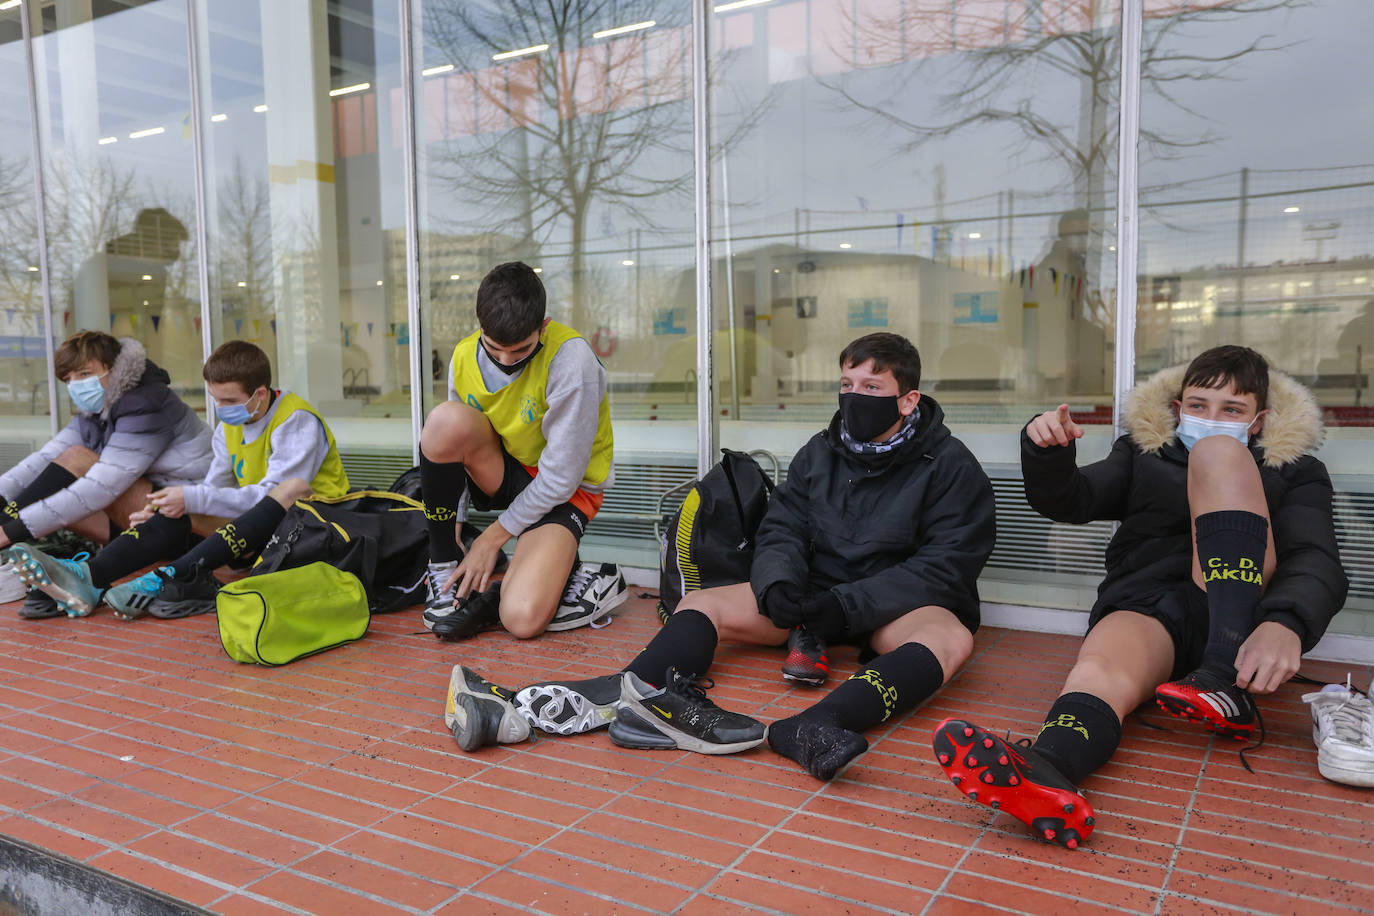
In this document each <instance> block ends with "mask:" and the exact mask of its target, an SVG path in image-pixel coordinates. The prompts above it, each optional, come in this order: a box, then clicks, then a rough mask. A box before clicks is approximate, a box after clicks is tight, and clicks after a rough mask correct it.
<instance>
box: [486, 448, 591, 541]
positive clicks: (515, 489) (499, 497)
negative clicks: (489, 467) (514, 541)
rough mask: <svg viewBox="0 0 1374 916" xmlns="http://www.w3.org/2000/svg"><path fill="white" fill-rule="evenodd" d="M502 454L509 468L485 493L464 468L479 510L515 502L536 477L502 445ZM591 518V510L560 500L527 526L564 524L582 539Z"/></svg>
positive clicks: (499, 507)
mask: <svg viewBox="0 0 1374 916" xmlns="http://www.w3.org/2000/svg"><path fill="white" fill-rule="evenodd" d="M501 457H502V459H503V461H504V462H505V471H504V473H503V474H502V477H501V485H500V486H499V487H497V488H496V492H495V493H485V492H483V490H482V488H481V487H479V486H477V482H476V481H475V480H473V479H472V476H471V475H469V474H468V473H467V469H466V468H464V469H463V476H464V477H467V486H468V498H469V499H470V500H471V502H472V508H474V509H476V510H477V511H478V512H493V511H497V510H500V509H506V508H509V506H510V504H511V503H513V502H515V497H517V496H519V495H520V494H521V493H522V492H523V491H524V489H525V488H526V487H528V486H529V485H530V481H532V480H534V475H533V474H531V473H530V472H529V470H528V469H526V467H525V466H524V465H523V464H521V463H520V462H519V461H517V460H516V459H515V456H513V455H511V453H510V452H508V451H506V450H505V448H504V447H503V448H502V449H501ZM589 521H590V519H589V518H588V517H587V513H585V512H583V511H582V510H581V509H579V508H578V507H577V506H574V505H573V504H572V503H559V504H558V505H556V506H554V507H553V508H552V509H550V510H549V511H548V512H546V513H544V515H543V517H542V518H540V519H539V520H538V521H536V522H535V523H534V524H532V525H530V526H529V527H528V528H526V529H525V530H526V531H533V530H534V529H536V528H538V527H540V526H542V525H562V526H563V527H564V528H567V529H568V530H569V531H571V532H572V536H573V537H575V538H577V540H578V542H579V543H581V541H582V535H584V534H586V533H587V522H589Z"/></svg>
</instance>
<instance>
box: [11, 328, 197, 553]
mask: <svg viewBox="0 0 1374 916" xmlns="http://www.w3.org/2000/svg"><path fill="white" fill-rule="evenodd" d="M119 343H120V350H119V355H118V356H117V357H115V362H114V365H113V366H111V367H110V375H109V378H108V379H107V380H106V387H105V406H104V407H103V408H101V410H100V412H99V413H98V414H92V413H87V412H86V411H84V410H77V411H76V415H75V416H73V417H72V420H71V422H70V423H68V424H67V425H66V426H65V427H63V428H62V430H61V431H60V432H58V434H57V436H56V437H54V438H53V439H52V440H51V441H49V442H48V443H47V444H46V445H44V446H43V447H42V448H40V449H39V450H38V451H36V452H34V453H33V454H32V455H29V457H27V458H25V459H24V460H23V461H21V462H20V463H19V464H18V465H16V466H15V467H14V468H13V469H11V470H10V471H9V472H8V473H6V474H5V475H3V476H0V494H4V496H5V497H6V498H7V499H13V498H14V497H15V495H17V494H18V493H19V491H20V490H22V489H23V488H24V487H26V486H28V485H29V483H31V482H32V481H33V480H34V478H36V477H37V476H38V474H39V472H40V471H42V470H43V468H45V467H47V466H48V464H49V462H51V461H53V460H54V459H55V458H57V456H59V455H61V454H62V453H63V452H64V451H66V450H67V449H68V448H70V447H72V446H75V445H80V446H85V447H86V448H88V449H90V450H91V451H93V452H95V453H96V454H97V455H99V456H100V460H99V461H97V462H96V463H95V465H94V466H93V467H92V468H91V469H90V470H89V471H87V472H86V474H85V476H83V477H80V478H78V479H77V481H76V482H75V483H73V484H72V485H71V486H69V487H67V488H66V489H65V490H62V491H60V492H58V493H54V494H53V495H52V496H49V497H48V498H47V499H43V500H39V501H38V502H36V503H34V504H33V505H31V506H26V507H24V508H23V509H21V510H20V511H19V517H18V518H17V519H10V520H9V521H7V522H5V524H4V531H5V534H7V535H9V538H10V540H12V541H20V540H26V539H28V538H30V537H42V536H43V535H45V534H48V533H49V532H52V531H56V530H57V529H58V528H62V527H64V526H66V525H68V524H70V523H72V522H74V521H77V520H79V519H82V518H85V517H86V516H88V515H91V514H93V513H96V512H100V511H102V510H104V509H105V507H107V506H108V505H110V503H112V502H114V500H115V499H116V498H117V497H118V496H119V495H120V494H121V493H123V492H124V491H125V490H127V489H129V487H130V486H131V485H132V484H133V482H134V481H136V480H138V478H140V477H146V478H148V480H150V481H151V482H152V483H153V485H154V486H155V487H167V486H184V485H186V484H189V483H198V482H200V480H201V479H202V478H203V477H204V476H205V472H206V471H207V470H208V469H209V467H210V427H208V426H206V425H205V423H204V422H203V421H202V420H201V419H200V418H199V417H197V416H196V414H195V411H193V410H192V409H191V408H190V407H188V406H187V405H186V403H185V402H184V401H182V400H181V398H179V397H177V395H176V394H175V393H174V392H173V391H172V389H171V388H170V387H168V382H170V381H171V377H170V376H169V375H168V374H167V372H166V371H165V370H163V369H162V368H160V367H159V366H157V365H156V364H155V363H153V362H152V361H151V360H150V359H148V355H147V351H146V350H145V349H144V348H143V344H141V343H139V342H138V341H136V340H134V339H132V338H128V337H123V338H120V341H119Z"/></svg>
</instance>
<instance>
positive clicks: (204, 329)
mask: <svg viewBox="0 0 1374 916" xmlns="http://www.w3.org/2000/svg"><path fill="white" fill-rule="evenodd" d="M198 2H199V0H186V63H187V67H188V69H189V70H190V84H191V86H190V88H191V155H192V156H193V157H194V159H195V168H194V174H195V194H196V247H197V248H198V249H199V250H200V256H199V257H198V258H197V259H196V262H197V265H196V266H197V273H198V274H199V281H200V349H201V353H202V354H203V357H202V360H206V359H209V358H210V352H211V351H212V350H213V349H214V329H213V327H212V326H211V324H212V323H211V321H210V226H209V209H208V203H207V200H208V198H207V195H206V190H205V131H204V130H203V127H204V124H202V123H201V118H202V113H203V108H202V106H201V99H200V90H201V85H200V50H199V47H200V43H199V42H198V41H197V40H196V33H197V28H196V4H197V3H198ZM211 400H212V399H211V397H210V395H209V390H208V389H207V390H206V395H205V414H206V416H207V417H208V416H209V415H210V402H211Z"/></svg>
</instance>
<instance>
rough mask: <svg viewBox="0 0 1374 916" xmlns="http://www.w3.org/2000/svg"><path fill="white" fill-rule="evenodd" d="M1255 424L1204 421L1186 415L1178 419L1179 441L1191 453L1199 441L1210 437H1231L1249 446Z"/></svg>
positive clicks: (1232, 421) (1236, 421) (1252, 422)
mask: <svg viewBox="0 0 1374 916" xmlns="http://www.w3.org/2000/svg"><path fill="white" fill-rule="evenodd" d="M1254 422H1255V421H1254V420H1251V421H1250V422H1249V423H1244V422H1241V421H1239V420H1204V419H1203V418H1202V417H1195V416H1192V415H1191V414H1186V413H1185V414H1183V415H1182V416H1180V417H1179V418H1178V441H1180V442H1182V443H1183V447H1184V448H1186V449H1188V450H1189V451H1191V450H1192V448H1193V446H1194V445H1196V444H1197V442H1198V440H1199V439H1206V438H1207V437H1208V436H1230V437H1231V438H1232V439H1235V440H1236V441H1238V442H1239V443H1240V444H1241V445H1249V444H1250V427H1251V425H1252V424H1254Z"/></svg>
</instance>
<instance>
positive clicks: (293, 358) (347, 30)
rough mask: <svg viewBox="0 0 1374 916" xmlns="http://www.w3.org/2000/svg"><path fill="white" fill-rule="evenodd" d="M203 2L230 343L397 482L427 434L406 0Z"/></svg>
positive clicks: (222, 293) (216, 283)
mask: <svg viewBox="0 0 1374 916" xmlns="http://www.w3.org/2000/svg"><path fill="white" fill-rule="evenodd" d="M199 2H200V4H201V6H202V8H203V12H201V13H200V15H199V16H198V19H199V20H200V21H202V22H204V23H205V24H206V26H205V31H206V35H205V37H204V40H203V47H204V50H203V51H202V52H201V55H202V58H203V69H204V70H205V72H206V73H207V74H208V77H207V78H206V79H205V80H203V81H202V86H203V87H204V92H205V97H204V98H203V99H202V104H201V109H202V111H203V112H204V118H203V124H202V127H203V129H204V130H205V132H206V138H205V143H204V148H205V156H206V186H207V187H206V191H207V198H208V201H207V219H208V222H209V238H210V250H211V258H210V267H211V270H210V274H211V284H210V285H211V296H212V299H211V303H210V306H211V309H210V311H211V316H212V336H213V339H214V342H215V343H216V344H218V343H220V342H222V341H224V340H229V339H234V338H238V339H244V340H249V341H252V342H253V343H256V344H257V345H259V346H260V347H262V348H263V349H264V350H266V351H267V353H268V354H269V355H270V356H271V357H272V359H273V371H274V373H275V383H276V384H277V385H279V386H280V387H281V388H283V389H289V390H291V391H294V392H296V393H297V394H299V395H301V396H302V397H304V398H306V399H307V400H308V401H310V402H311V403H312V404H313V405H315V406H316V407H317V408H319V410H320V411H321V412H322V413H323V414H324V415H325V416H326V417H327V418H328V420H329V421H330V424H331V427H332V429H333V430H334V432H335V435H336V436H337V437H338V440H339V443H340V447H341V449H342V451H343V457H344V460H345V464H346V465H349V468H348V469H349V473H350V476H351V477H356V478H358V480H359V482H361V483H375V484H386V483H389V482H390V479H391V478H392V477H394V476H395V473H394V472H399V470H401V469H404V468H405V467H408V466H409V464H410V453H411V448H412V446H413V442H414V440H413V438H412V437H411V431H410V423H409V416H410V407H409V404H410V383H409V377H408V372H409V370H408V366H409V329H408V327H407V325H406V293H405V289H406V287H405V222H404V209H403V201H404V196H403V188H402V157H401V145H400V117H401V114H400V112H401V108H400V106H401V101H400V88H399V87H400V65H399V59H400V43H399V36H398V23H397V16H398V14H397V7H396V4H395V3H384V2H375V3H374V2H360V3H348V4H344V3H334V2H324V0H312V2H309V3H304V2H303V3H238V2H231V0H199Z"/></svg>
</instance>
